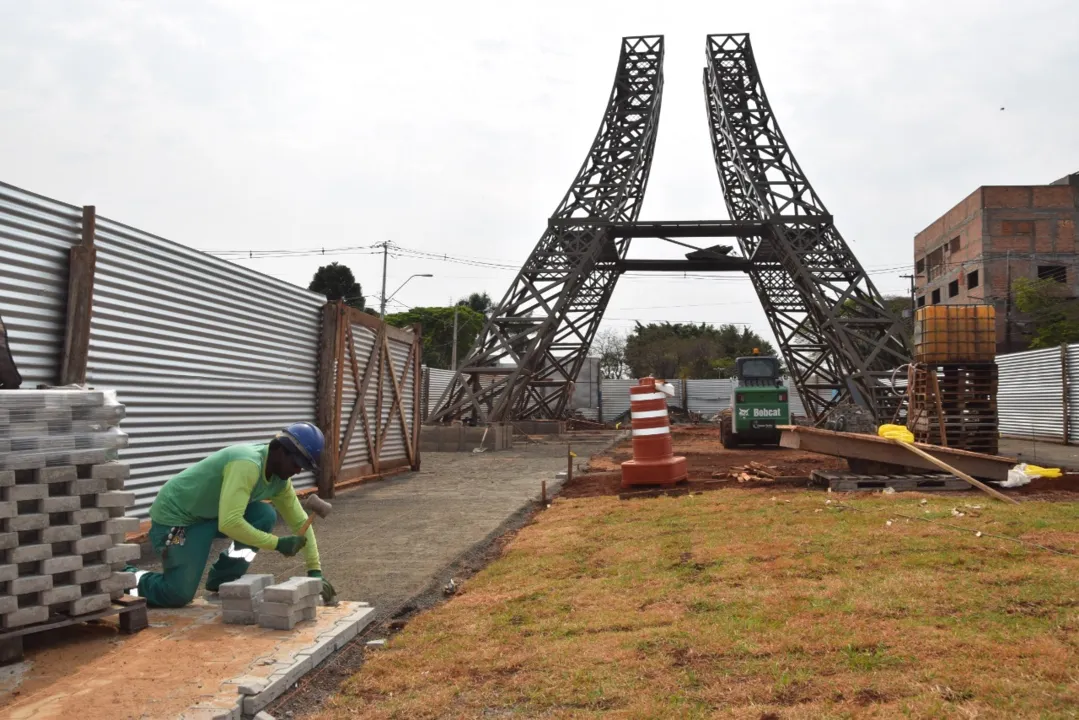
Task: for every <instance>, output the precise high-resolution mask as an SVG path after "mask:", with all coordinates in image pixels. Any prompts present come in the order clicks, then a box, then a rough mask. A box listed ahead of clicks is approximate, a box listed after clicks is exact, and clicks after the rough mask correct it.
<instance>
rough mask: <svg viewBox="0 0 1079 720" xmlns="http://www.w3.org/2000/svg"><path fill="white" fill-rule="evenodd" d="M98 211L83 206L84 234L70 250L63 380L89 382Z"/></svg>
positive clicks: (72, 382) (69, 382)
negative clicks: (87, 380) (87, 365)
mask: <svg viewBox="0 0 1079 720" xmlns="http://www.w3.org/2000/svg"><path fill="white" fill-rule="evenodd" d="M96 233H97V212H96V210H95V208H94V206H93V205H85V206H84V207H83V209H82V238H81V239H80V241H79V243H78V244H77V245H72V246H71V251H70V253H69V254H68V276H67V318H66V324H65V326H64V348H63V355H62V358H61V361H60V384H61V385H73V384H80V385H81V384H83V383H85V382H86V362H87V358H88V356H89V354H90V318H91V316H92V315H93V312H94V271H95V269H96V268H97V247H96V246H95V244H94V236H95V235H96Z"/></svg>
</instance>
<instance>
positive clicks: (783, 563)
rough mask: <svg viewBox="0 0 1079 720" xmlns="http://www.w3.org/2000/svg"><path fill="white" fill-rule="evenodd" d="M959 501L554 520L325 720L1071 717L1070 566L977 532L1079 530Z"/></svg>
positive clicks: (413, 627)
mask: <svg viewBox="0 0 1079 720" xmlns="http://www.w3.org/2000/svg"><path fill="white" fill-rule="evenodd" d="M971 498H973V499H963V500H957V499H956V498H954V497H949V498H942V497H930V498H928V500H927V501H926V504H925V505H923V504H922V503H921V502H920V500H921V498H920V497H919V496H916V495H898V496H881V495H876V496H860V497H854V498H853V499H851V496H843V499H842V502H839V500H840V498H839V496H836V495H826V494H821V493H809V492H793V491H760V490H739V489H730V490H724V491H722V492H715V493H709V494H705V495H698V496H693V495H690V496H683V497H678V498H659V499H648V500H631V501H619V500H617V499H614V498H606V497H604V498H588V499H574V500H557V501H556V502H555V503H554V504H553V507H552V508H551V509H550V510H547V511H546V512H544V513H542V514H541V515H539V516H538V517H537V520H536V522H535V523H533V524H531V525H530V526H528V527H526V528H525V529H523V530H522V531H521V532H520V533H519V534H518V536H517V537H516V538H515V539H514V540H513V542H512V543H511V544H510V545H509V547H508V548H507V550H506V552H505V553H504V555H503V557H502V558H500V559H499V560H497V561H496V562H494V563H493V564H492V565H491V566H489V567H488V568H486V569H485V570H483V571H482V572H480V573H479V574H478V575H476V576H475V577H474V578H472V579H471V580H470V581H468V582H467V583H465V584H464V586H463V588H462V590H461V591H460V592H459V593H458V595H456V596H455V597H454V598H453V599H452V600H451V601H449V602H448V603H446V604H445V605H443V606H441V607H438V608H436V609H434V610H432V611H430V612H428V613H425V614H424V615H422V616H420V617H419V618H417V619H416V620H414V621H413V622H412V623H411V624H410V625H409V626H408V627H407V628H406V629H405V631H404V632H403V633H401V634H400V635H398V636H396V637H395V638H394V639H393V640H392V642H391V643H390V646H389V648H388V649H386V650H383V651H379V652H375V653H372V654H371V656H370V657H369V658H368V660H367V662H366V664H365V666H364V668H363V670H362V671H361V672H360V673H358V674H357V675H356V676H354V677H353V678H352V679H351V680H350V681H349V682H348V683H347V684H346V686H345V688H344V689H343V691H342V692H341V693H340V694H339V695H337V696H336V697H334V698H333V699H332V700H331V701H330V703H329V704H328V706H327V710H326V711H325V713H324V716H325V717H337V718H345V717H348V718H351V717H371V718H427V717H432V718H433V717H573V718H589V717H612V716H613V717H625V718H654V717H679V718H682V717H686V718H692V717H702V718H703V717H711V716H715V715H733V716H738V717H743V716H744V717H754V718H758V717H763V716H775V717H784V718H785V717H805V718H810V717H859V716H863V715H867V714H869V715H875V716H882V717H952V716H957V717H979V718H998V717H999V718H1005V717H1045V718H1056V717H1060V718H1063V717H1073V716H1074V712H1075V708H1076V707H1079V670H1076V668H1077V667H1079V662H1077V661H1079V584H1077V583H1076V581H1075V577H1076V575H1077V574H1079V559H1077V558H1074V557H1067V556H1062V555H1056V554H1053V553H1048V552H1045V551H1043V550H1038V549H1035V548H1033V547H1031V546H1029V545H1023V544H1017V543H1013V542H1008V541H1006V540H1001V539H997V538H993V537H990V536H989V535H987V534H986V533H997V534H1001V535H1008V536H1011V537H1020V536H1023V537H1027V536H1029V537H1030V538H1034V540H1033V541H1034V542H1038V543H1040V544H1053V543H1055V545H1054V547H1058V548H1060V549H1066V548H1071V547H1074V545H1075V543H1076V541H1077V540H1076V539H1077V538H1079V512H1076V507H1075V505H1072V504H1065V503H1057V504H1051V503H1042V502H1031V503H1023V504H1022V505H1019V506H1005V505H1003V504H1000V503H995V502H993V501H991V500H983V499H981V498H974V496H971ZM829 500H831V501H832V502H830V503H829V502H828V501H829ZM788 501H789V502H788ZM963 504H978V505H980V506H981V507H980V508H978V509H973V508H967V511H966V512H964V515H963V516H961V517H960V516H956V515H955V514H953V512H952V509H953V508H955V507H958V506H961V505H963ZM918 518H928V519H931V520H939V521H940V522H943V523H948V524H950V525H954V526H957V528H958V529H956V528H949V527H944V526H943V525H939V524H930V523H926V522H922V521H921V520H919V519H918ZM889 521H890V522H889ZM978 531H982V532H983V535H982V536H981V537H979V536H977V535H976V533H977V532H978Z"/></svg>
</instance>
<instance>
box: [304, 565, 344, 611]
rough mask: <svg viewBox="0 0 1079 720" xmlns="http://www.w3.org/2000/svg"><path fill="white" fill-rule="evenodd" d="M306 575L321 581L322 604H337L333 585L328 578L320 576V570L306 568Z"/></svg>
mask: <svg viewBox="0 0 1079 720" xmlns="http://www.w3.org/2000/svg"><path fill="white" fill-rule="evenodd" d="M307 577H313V578H318V579H319V580H321V581H322V602H323V604H325V605H336V604H337V591H336V590H334V588H333V585H331V584H330V581H329V580H327V579H326V578H324V577H322V571H321V570H308V571H307Z"/></svg>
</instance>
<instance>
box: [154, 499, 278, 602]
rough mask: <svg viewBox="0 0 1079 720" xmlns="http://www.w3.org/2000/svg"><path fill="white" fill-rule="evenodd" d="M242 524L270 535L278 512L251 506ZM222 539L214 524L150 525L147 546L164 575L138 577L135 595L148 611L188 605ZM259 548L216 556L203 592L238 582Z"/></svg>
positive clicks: (258, 504) (230, 550)
mask: <svg viewBox="0 0 1079 720" xmlns="http://www.w3.org/2000/svg"><path fill="white" fill-rule="evenodd" d="M244 520H246V521H247V522H249V523H251V525H253V526H254V527H256V528H258V529H259V530H262V531H263V532H270V531H271V530H273V527H274V525H275V524H276V523H277V511H276V510H274V508H273V506H272V505H268V504H266V503H263V502H254V503H251V504H250V505H248V506H247V510H246V511H245V512H244ZM223 537H225V535H224V534H223V533H221V532H218V530H217V520H207V521H206V522H201V523H196V524H195V525H188V526H187V527H169V526H168V525H162V524H160V523H157V522H154V523H151V525H150V544H151V545H152V546H153V548H154V552H156V553H158V554H160V555H161V556H162V558H161V566H162V570H163V572H159V573H156V572H148V573H145V574H142V575H140V577H139V585H138V594H139V597H144V598H146V604H147V605H149V606H150V607H183V606H184V605H187V604H188V603H189V602H191V601H192V600H193V599H194V597H195V593H196V592H198V589H199V580H201V579H202V571H203V570H204V569H205V568H206V560H207V559H209V557H210V545H211V543H213V541H214V539H215V538H223ZM256 552H258V548H253V547H249V546H247V545H243V544H241V543H237V542H233V543H232V544H230V545H229V547H228V548H227V549H226V550H225V551H224V552H223V553H221V555H219V556H218V558H217V562H215V563H214V564H213V567H211V568H210V574H209V575H208V576H207V578H206V589H207V590H210V591H214V590H217V588H218V587H219V586H220V585H221V583H227V582H232V581H233V580H237V579H239V578H240V577H241V576H242V575H243V574H244V573H245V572H247V568H248V566H250V565H251V561H252V560H254V559H255V553H256Z"/></svg>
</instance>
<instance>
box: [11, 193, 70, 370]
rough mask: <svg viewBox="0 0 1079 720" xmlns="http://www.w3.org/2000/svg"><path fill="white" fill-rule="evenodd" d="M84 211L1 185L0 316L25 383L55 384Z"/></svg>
mask: <svg viewBox="0 0 1079 720" xmlns="http://www.w3.org/2000/svg"><path fill="white" fill-rule="evenodd" d="M81 227H82V209H81V208H77V207H75V206H74V205H68V204H67V203H61V202H57V201H56V200H50V199H48V198H45V197H41V196H40V195H35V194H34V193H31V192H27V191H26V190H21V189H19V188H17V187H13V186H11V185H7V184H5V183H0V317H3V319H4V324H5V325H6V326H7V331H8V344H9V346H10V348H11V354H12V356H13V357H14V358H15V365H16V366H17V367H18V368H19V373H20V374H21V375H22V379H23V387H26V388H32V387H35V386H36V385H38V384H47V385H55V384H56V383H57V382H58V381H59V379H60V353H61V349H62V346H63V344H64V324H65V315H66V313H67V265H68V254H69V252H70V250H71V246H72V245H73V244H75V243H76V242H78V240H79V237H80V233H81Z"/></svg>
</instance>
